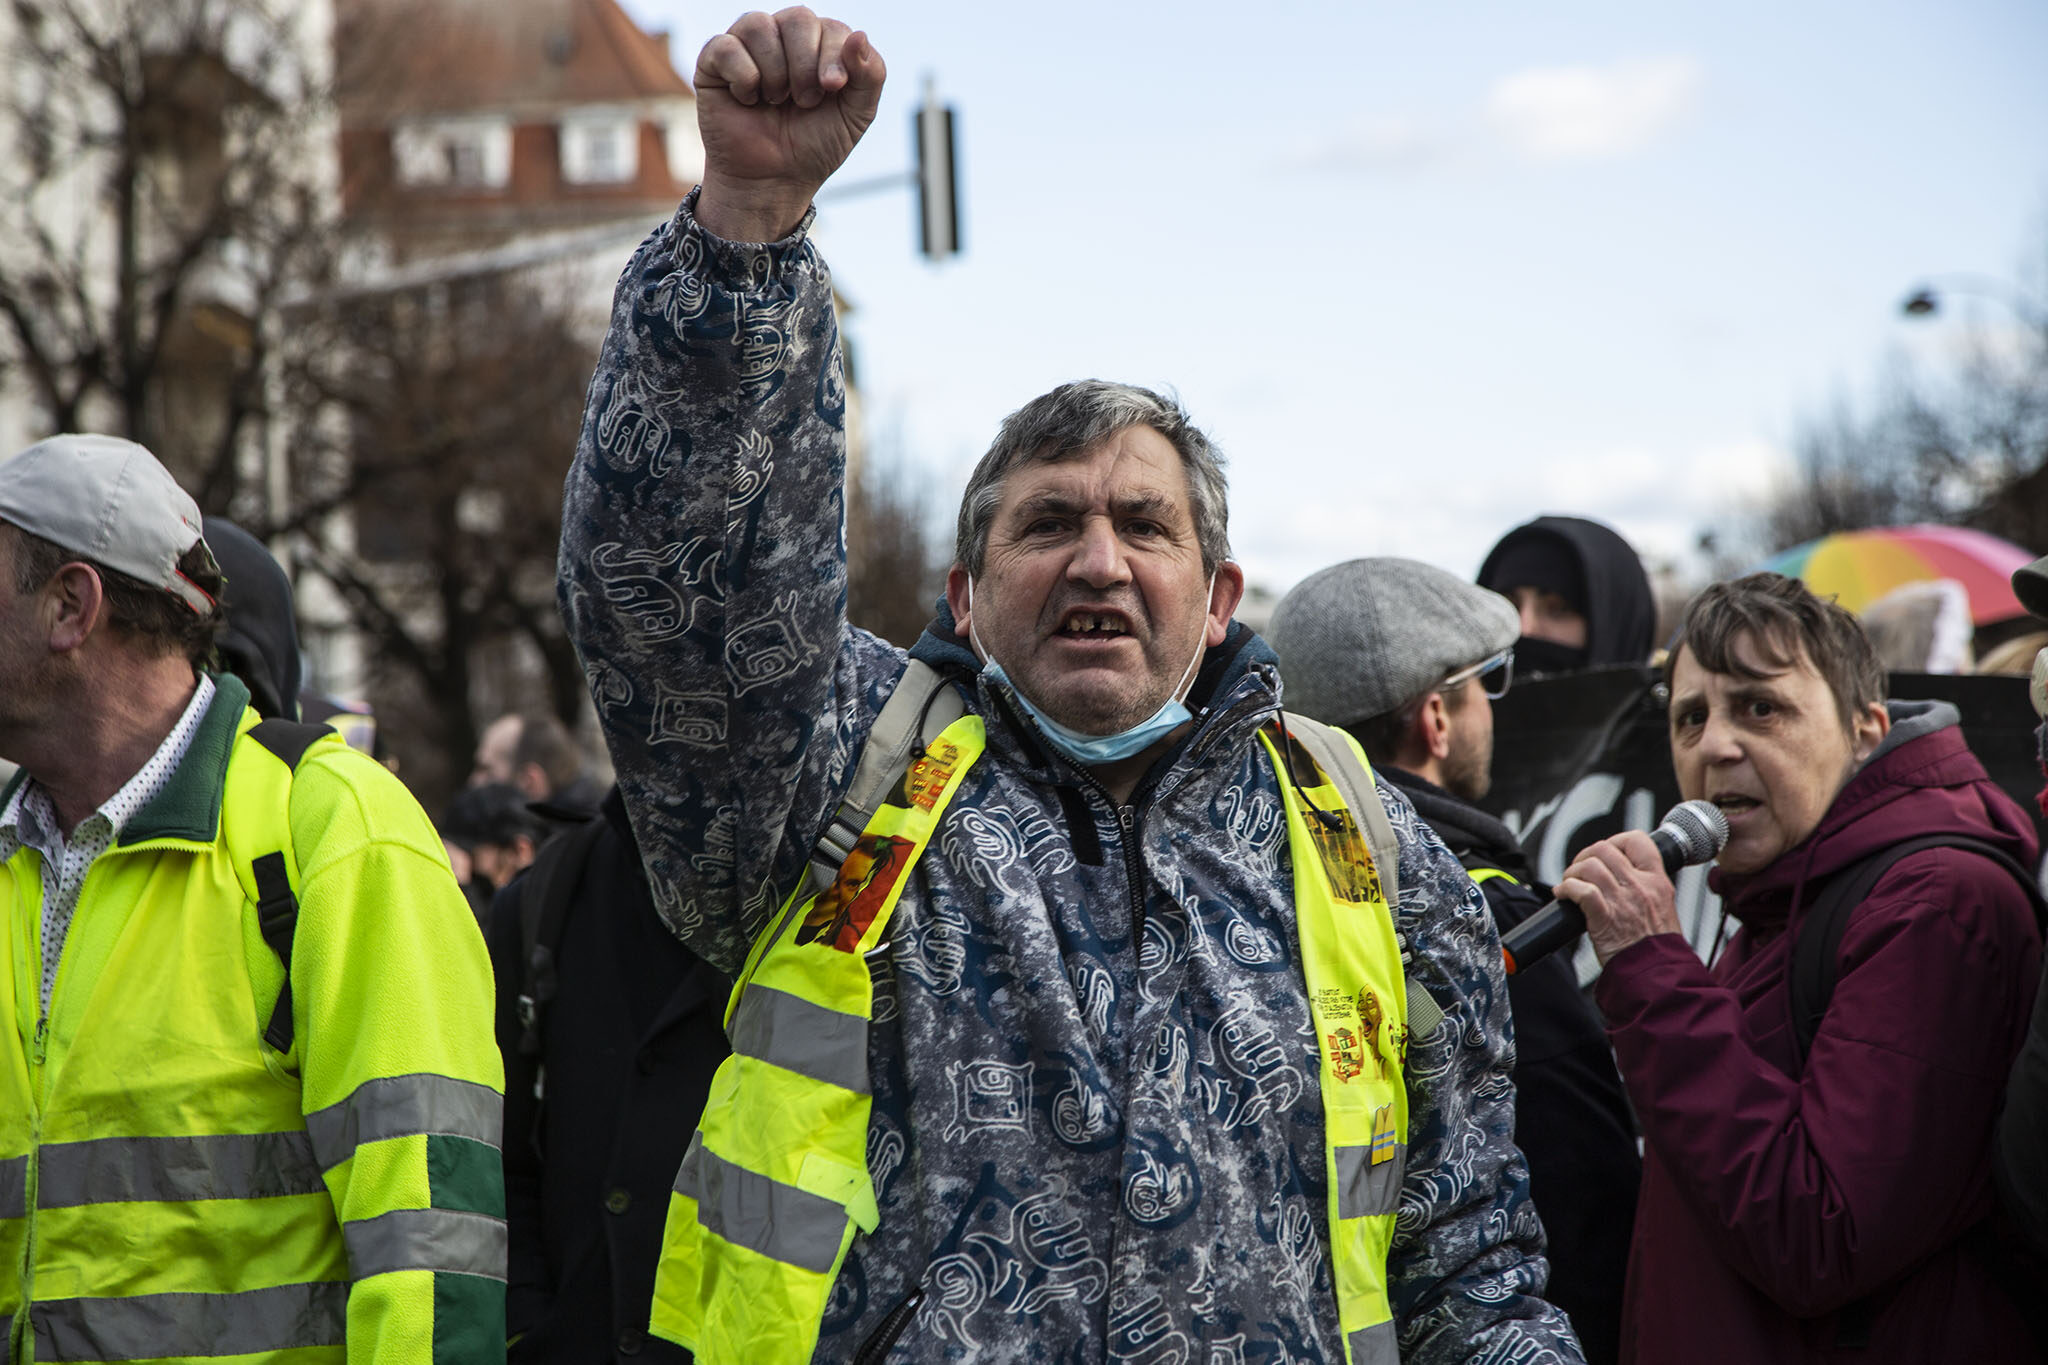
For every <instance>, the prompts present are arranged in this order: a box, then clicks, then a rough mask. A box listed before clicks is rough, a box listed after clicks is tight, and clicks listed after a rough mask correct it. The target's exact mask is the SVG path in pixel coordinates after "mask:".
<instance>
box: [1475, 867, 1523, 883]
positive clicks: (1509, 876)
mask: <svg viewBox="0 0 2048 1365" xmlns="http://www.w3.org/2000/svg"><path fill="white" fill-rule="evenodd" d="M1465 875H1466V876H1468V877H1470V878H1471V879H1472V880H1473V881H1474V882H1476V883H1477V884H1479V885H1480V886H1484V885H1486V884H1487V883H1488V882H1490V881H1494V880H1499V881H1504V882H1512V883H1513V884H1514V885H1516V886H1520V885H1521V884H1522V883H1521V882H1519V881H1517V880H1516V878H1515V875H1514V873H1512V872H1503V871H1502V870H1501V869H1499V868H1497V867H1475V868H1473V869H1472V870H1471V871H1470V872H1467V873H1466V874H1465Z"/></svg>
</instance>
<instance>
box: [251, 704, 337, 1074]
mask: <svg viewBox="0 0 2048 1365" xmlns="http://www.w3.org/2000/svg"><path fill="white" fill-rule="evenodd" d="M333 733H334V731H333V730H331V729H330V728H328V727H327V726H325V725H309V724H306V723H304V722H301V721H295V720H283V719H281V718H278V717H272V718H270V719H269V720H262V721H258V722H257V723H256V724H255V725H253V726H251V727H250V728H249V738H250V739H253V740H255V741H256V742H257V743H258V744H260V745H262V746H263V747H264V748H265V749H268V750H269V751H270V752H271V754H273V755H274V756H275V757H276V758H277V760H278V761H279V762H280V763H282V764H284V766H285V771H286V774H287V777H286V791H287V792H289V790H290V781H291V777H292V776H295V775H296V774H297V773H298V770H299V760H300V759H302V758H304V757H305V756H306V750H308V749H310V748H312V747H313V745H314V744H315V743H316V742H318V741H319V740H321V739H324V738H326V737H327V736H329V735H332V734H333ZM287 799H289V798H287ZM223 824H224V825H225V828H224V830H223V833H224V835H225V837H226V839H227V843H228V857H229V859H230V861H232V862H233V863H234V865H235V875H236V877H237V879H238V880H240V881H241V883H242V891H243V893H244V894H245V895H247V896H248V897H249V899H250V900H252V901H254V902H255V903H256V927H257V929H258V931H259V932H261V934H262V935H263V942H264V944H265V945H266V946H268V947H269V949H270V951H271V952H273V953H275V954H277V960H278V961H279V962H281V963H282V964H284V985H283V986H281V987H280V988H279V989H278V992H277V1004H276V1005H275V1006H273V1007H272V1009H271V1011H270V1023H269V1024H268V1025H267V1026H266V1027H265V1028H264V1030H263V1041H264V1042H265V1043H267V1044H269V1045H270V1047H272V1048H273V1049H275V1050H276V1051H277V1052H278V1053H279V1054H284V1053H288V1052H290V1051H291V1050H292V1041H293V1037H292V1034H293V1026H292V937H293V935H294V934H295V933H296V932H297V930H298V927H299V898H298V894H297V892H295V891H294V890H293V889H292V881H293V876H294V872H293V870H294V868H295V867H296V865H297V859H296V858H295V857H290V856H288V853H287V850H285V849H273V850H270V851H268V852H265V853H259V854H255V855H253V856H251V855H250V852H249V850H248V848H247V847H246V846H244V845H242V842H241V831H240V830H239V829H238V828H237V827H236V826H234V825H233V824H230V823H227V822H225V821H224V822H223ZM286 831H287V833H286V838H287V842H289V838H290V833H289V831H290V815H289V810H287V812H286Z"/></svg>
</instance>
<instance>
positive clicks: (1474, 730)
mask: <svg viewBox="0 0 2048 1365" xmlns="http://www.w3.org/2000/svg"><path fill="white" fill-rule="evenodd" d="M1444 709H1445V711H1446V712H1448V714H1449V715H1450V719H1451V734H1450V743H1451V751H1450V753H1449V754H1447V755H1445V756H1444V760H1443V788H1444V790H1445V791H1447V792H1449V793H1450V794H1451V795H1453V796H1455V797H1458V798H1459V799H1460V800H1464V801H1477V800H1479V799H1480V798H1481V797H1483V796H1485V795H1486V793H1487V792H1488V790H1490V789H1491V788H1492V786H1493V703H1492V702H1491V701H1489V700H1488V699H1487V696H1486V689H1485V688H1484V687H1482V686H1481V685H1480V682H1479V679H1477V678H1467V679H1466V680H1465V681H1464V682H1461V683H1459V684H1458V686H1457V687H1456V689H1454V690H1453V691H1452V692H1451V693H1449V694H1447V695H1446V696H1445V697H1444Z"/></svg>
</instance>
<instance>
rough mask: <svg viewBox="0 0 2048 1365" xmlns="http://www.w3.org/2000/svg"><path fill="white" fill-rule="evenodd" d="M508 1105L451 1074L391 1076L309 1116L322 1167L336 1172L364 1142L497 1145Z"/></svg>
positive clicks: (309, 1128)
mask: <svg viewBox="0 0 2048 1365" xmlns="http://www.w3.org/2000/svg"><path fill="white" fill-rule="evenodd" d="M503 1121H504V1104H503V1101H502V1100H500V1099H499V1098H498V1092H497V1091H495V1090H493V1089H491V1088H490V1087H489V1086H487V1085H478V1084H476V1083H475V1082H473V1081H459V1080H456V1079H454V1078H453V1077H450V1076H431V1075H417V1076H387V1077H384V1078H382V1079H379V1080H374V1081H365V1082H363V1083H362V1084H361V1085H359V1086H357V1087H356V1088H355V1092H354V1093H353V1094H351V1095H350V1096H349V1097H348V1098H347V1099H345V1100H343V1101H341V1102H340V1103H339V1104H330V1105H328V1106H327V1107H326V1108H325V1109H316V1110H314V1111H313V1112H312V1113H310V1114H308V1115H306V1132H307V1133H308V1134H309V1135H311V1137H312V1139H313V1150H314V1151H315V1152H316V1153H318V1154H319V1158H320V1169H321V1170H323V1171H330V1170H333V1169H334V1168H335V1167H336V1166H339V1165H340V1164H341V1163H342V1162H344V1161H346V1160H348V1159H349V1158H350V1157H352V1156H354V1155H355V1152H356V1148H358V1147H360V1146H362V1145H363V1144H364V1143H366V1142H382V1141H384V1140H385V1139H387V1138H398V1137H412V1136H413V1135H414V1134H417V1133H439V1134H442V1135H445V1136H450V1137H465V1138H474V1139H475V1140H476V1141H478V1142H483V1143H488V1144H490V1145H491V1146H493V1147H496V1146H497V1145H498V1136H499V1130H500V1128H501V1127H502V1125H503Z"/></svg>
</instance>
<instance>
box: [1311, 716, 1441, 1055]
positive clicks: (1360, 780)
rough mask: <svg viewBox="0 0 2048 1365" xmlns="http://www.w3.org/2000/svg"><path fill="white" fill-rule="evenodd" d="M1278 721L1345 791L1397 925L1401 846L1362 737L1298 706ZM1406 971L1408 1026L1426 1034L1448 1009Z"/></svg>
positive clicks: (1405, 960)
mask: <svg viewBox="0 0 2048 1365" xmlns="http://www.w3.org/2000/svg"><path fill="white" fill-rule="evenodd" d="M1280 726H1281V729H1282V730H1284V731H1285V732H1286V733H1287V734H1288V735H1289V736H1291V737H1292V738H1293V739H1294V741H1295V742H1296V743H1298V744H1300V745H1301V747H1302V748H1303V749H1306V750H1307V751H1308V756H1309V757H1310V758H1313V759H1314V760H1315V761H1316V764H1317V766H1318V767H1320V768H1321V769H1322V770H1323V771H1324V773H1326V774H1328V776H1329V778H1330V781H1331V783H1332V784H1334V785H1335V786H1336V788H1337V790H1338V791H1340V792H1342V793H1343V794H1344V805H1345V806H1346V808H1347V809H1349V810H1350V812H1351V818H1352V819H1354V820H1356V821H1357V822H1358V828H1359V831H1360V832H1361V833H1363V834H1364V835H1365V847H1366V851H1367V852H1369V853H1371V854H1372V861H1373V867H1374V868H1375V869H1376V870H1377V871H1378V872H1379V874H1380V884H1381V886H1383V887H1384V888H1385V890H1386V895H1387V907H1388V908H1389V909H1390V910H1392V911H1394V912H1395V915H1396V925H1397V927H1398V924H1399V911H1400V905H1401V882H1400V866H1401V846H1400V844H1399V842H1398V841H1397V840H1396V839H1395V838H1394V826H1393V822H1392V821H1390V820H1388V819H1387V808H1386V807H1385V806H1384V805H1382V804H1381V803H1380V794H1379V788H1378V786H1377V785H1376V784H1375V783H1374V782H1373V777H1372V767H1371V765H1370V764H1368V763H1367V762H1366V760H1365V754H1364V752H1363V751H1362V750H1361V749H1360V748H1359V747H1358V741H1357V740H1355V739H1353V738H1352V737H1351V736H1350V735H1349V734H1348V733H1346V732H1344V731H1342V730H1338V729H1336V728H1334V727H1332V726H1328V725H1325V724H1323V723H1322V722H1321V721H1319V720H1314V719H1311V718H1310V717H1308V716H1304V715H1302V714H1300V713H1299V712H1296V711H1282V712H1281V713H1280ZM1280 780H1281V781H1283V782H1284V781H1286V780H1287V777H1286V775H1285V774H1282V775H1281V779H1280ZM1401 962H1402V965H1403V966H1404V967H1408V966H1410V965H1412V963H1411V959H1410V954H1409V950H1408V944H1407V943H1406V942H1405V941H1403V943H1402V944H1401ZM1407 975H1408V1027H1409V1028H1410V1030H1412V1031H1413V1033H1414V1035H1415V1036H1416V1037H1417V1038H1427V1037H1428V1036H1429V1035H1430V1034H1432V1033H1435V1032H1436V1030H1437V1026H1438V1025H1439V1024H1441V1023H1443V1021H1444V1017H1445V1014H1446V1011H1445V1010H1444V1007H1443V1006H1442V1005H1441V1004H1440V1003H1439V1002H1438V1001H1437V998H1436V997H1435V996H1434V995H1431V994H1430V991H1429V987H1427V986H1425V985H1424V984H1423V983H1422V981H1421V979H1420V978H1418V977H1417V976H1416V975H1415V974H1414V973H1413V972H1412V971H1410V972H1409V973H1408V974H1407Z"/></svg>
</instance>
